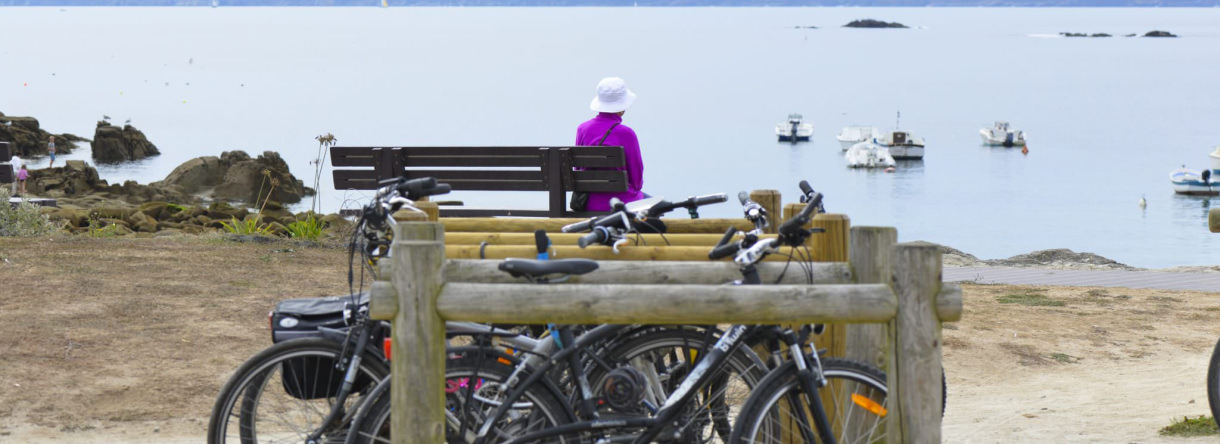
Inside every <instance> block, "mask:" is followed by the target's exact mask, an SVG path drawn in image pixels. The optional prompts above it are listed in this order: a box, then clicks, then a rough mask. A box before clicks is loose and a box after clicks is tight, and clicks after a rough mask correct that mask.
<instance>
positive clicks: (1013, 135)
mask: <svg viewBox="0 0 1220 444" xmlns="http://www.w3.org/2000/svg"><path fill="white" fill-rule="evenodd" d="M979 137H982V138H983V144H984V145H990V146H1025V131H1017V130H1015V129H1012V128H1009V127H1008V122H1003V121H998V120H997V121H996V123H995V127H994V128H983V129H981V130H979Z"/></svg>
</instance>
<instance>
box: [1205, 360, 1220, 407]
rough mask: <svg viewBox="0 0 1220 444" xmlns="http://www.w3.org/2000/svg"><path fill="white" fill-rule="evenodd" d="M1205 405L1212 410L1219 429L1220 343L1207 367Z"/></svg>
mask: <svg viewBox="0 0 1220 444" xmlns="http://www.w3.org/2000/svg"><path fill="white" fill-rule="evenodd" d="M1207 404H1208V405H1209V406H1210V407H1211V409H1212V419H1213V420H1215V421H1216V426H1217V427H1220V341H1216V348H1215V350H1213V351H1212V360H1211V362H1209V363H1208V365H1207Z"/></svg>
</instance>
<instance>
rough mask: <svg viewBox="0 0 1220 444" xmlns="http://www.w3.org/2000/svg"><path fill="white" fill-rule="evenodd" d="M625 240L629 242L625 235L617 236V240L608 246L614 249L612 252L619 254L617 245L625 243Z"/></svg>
mask: <svg viewBox="0 0 1220 444" xmlns="http://www.w3.org/2000/svg"><path fill="white" fill-rule="evenodd" d="M627 242H629V241H628V240H627V238H625V237H621V238H619V239H618V240H616V241H614V244H613V245H611V246H610V248H612V249H613V250H614V254H619V251H618V246H619V245H623V244H626V243H627Z"/></svg>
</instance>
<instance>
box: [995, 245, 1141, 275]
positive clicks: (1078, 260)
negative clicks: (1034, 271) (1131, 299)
mask: <svg viewBox="0 0 1220 444" xmlns="http://www.w3.org/2000/svg"><path fill="white" fill-rule="evenodd" d="M983 262H985V263H986V264H987V265H991V266H1007V267H1051V268H1084V269H1107V270H1135V269H1136V268H1135V267H1132V266H1129V265H1126V264H1121V263H1118V262H1116V261H1114V260H1112V259H1108V258H1105V257H1102V256H1098V255H1096V254H1093V253H1077V252H1074V251H1072V250H1068V249H1066V248H1057V249H1052V250H1038V251H1034V252H1032V253H1026V254H1019V255H1016V256H1013V257H1010V258H1008V259H994V260H987V261H983Z"/></svg>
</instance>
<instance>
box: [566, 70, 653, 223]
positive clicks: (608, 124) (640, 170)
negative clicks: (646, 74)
mask: <svg viewBox="0 0 1220 444" xmlns="http://www.w3.org/2000/svg"><path fill="white" fill-rule="evenodd" d="M635 97H636V96H635V93H633V92H631V90H629V89H627V82H624V81H623V79H620V78H618V77H607V78H604V79H602V81H601V82H599V83H598V84H597V96H596V97H594V98H593V103H592V104H590V105H589V108H591V109H592V110H593V111H597V112H598V114H597V116H596V117H593V118H592V119H589V120H588V121H585V122H584V123H582V124H580V127H579V128H577V129H576V145H577V146H622V147H623V155H624V156H625V157H626V161H627V162H626V163H627V166H626V167H619V168H615V169H618V170H624V169H625V170H626V171H627V191H624V192H621V193H589V202H588V204H587V205H586V206H585V211H610V210H611V208H610V199H612V198H618V199H619V200H621V201H623V203H627V202H634V201H637V200H640V199H643V198H645V197H648V195H647V194H645V193H644V192H643V191H642V189H643V187H644V159H643V157H642V156H641V155H640V141H639V139H638V138H636V135H635V130H632V129H631V128H630V127H628V126H627V125H623V124H622V123H623V113H625V112H626V111H627V108H629V107H630V106H631V104H632V103H634V102H635Z"/></svg>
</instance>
